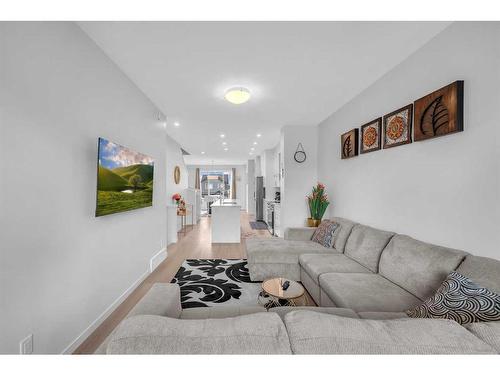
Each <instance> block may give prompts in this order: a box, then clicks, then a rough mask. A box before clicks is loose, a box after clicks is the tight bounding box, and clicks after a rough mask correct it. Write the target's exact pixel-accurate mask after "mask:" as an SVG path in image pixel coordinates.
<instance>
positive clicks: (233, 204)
mask: <svg viewBox="0 0 500 375" xmlns="http://www.w3.org/2000/svg"><path fill="white" fill-rule="evenodd" d="M212 207H239V208H241V205H239V204H238V201H237V200H236V199H224V203H222V204H221V202H220V200H217V201H216V202H214V203H212Z"/></svg>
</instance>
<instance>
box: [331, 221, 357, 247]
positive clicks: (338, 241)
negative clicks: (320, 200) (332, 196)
mask: <svg viewBox="0 0 500 375" xmlns="http://www.w3.org/2000/svg"><path fill="white" fill-rule="evenodd" d="M330 221H332V222H334V223H337V224H339V228H338V229H337V231H336V232H335V240H334V242H333V248H334V249H335V250H337V251H338V252H339V253H343V252H344V250H345V244H346V242H347V239H348V238H349V235H350V234H351V231H352V228H353V227H354V226H355V225H356V223H355V222H354V221H351V220H348V219H344V218H341V217H334V218H332V219H330Z"/></svg>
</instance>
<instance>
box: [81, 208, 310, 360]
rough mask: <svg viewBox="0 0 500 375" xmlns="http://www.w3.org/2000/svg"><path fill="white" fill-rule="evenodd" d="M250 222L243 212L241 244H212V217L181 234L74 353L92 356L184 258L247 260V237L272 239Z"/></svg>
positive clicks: (307, 297)
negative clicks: (150, 270)
mask: <svg viewBox="0 0 500 375" xmlns="http://www.w3.org/2000/svg"><path fill="white" fill-rule="evenodd" d="M251 220H253V217H251V216H250V215H248V214H247V213H245V212H243V211H242V212H241V237H242V239H241V242H240V243H238V244H212V243H211V236H210V218H208V217H202V218H201V220H200V222H199V224H198V225H195V226H193V227H190V228H188V230H187V233H186V234H182V233H179V240H178V242H177V243H175V244H171V245H170V246H169V247H168V249H167V253H168V256H167V259H165V260H164V261H163V262H162V263H161V264H160V265H159V266H158V267H157V268H156V269H155V270H154V271H153V272H152V273H151V274H150V275H149V276H148V277H147V278H146V279H145V280H144V281H143V282H142V283H141V284H140V285H139V286H138V287H137V288H136V289H135V290H134V291H133V292H132V293H131V294H130V296H129V297H127V299H126V300H125V301H123V303H121V304H120V306H118V307H117V308H116V310H115V311H113V312H112V313H111V315H110V316H109V317H108V318H107V319H106V320H105V321H104V322H103V323H102V324H101V325H100V326H99V327H98V328H97V329H96V330H95V331H94V332H93V333H92V334H91V335H90V336H89V337H88V338H87V339H86V340H85V341H84V342H83V343H82V344H81V345H80V346H79V347H78V348H77V349H76V350H75V352H74V353H73V354H91V353H93V352H94V351H95V350H96V349H97V348H98V347H99V345H100V344H101V343H102V342H103V341H104V340H105V339H106V337H107V336H108V335H109V334H110V333H111V332H112V331H113V330H114V329H115V327H116V326H117V325H118V324H119V323H120V322H121V321H122V320H123V318H125V316H126V315H127V314H128V312H129V311H130V310H131V309H132V307H134V306H135V304H136V303H137V302H138V301H139V300H140V299H141V298H142V297H143V296H144V295H145V294H146V293H147V291H148V290H149V289H150V288H151V286H152V285H153V284H155V283H169V282H170V281H171V280H172V279H173V277H174V276H175V274H176V272H177V270H178V269H179V267H180V266H181V264H182V262H184V260H185V259H224V258H227V259H240V258H246V248H245V238H248V237H270V236H271V235H270V234H269V232H268V231H267V230H253V229H252V228H251V227H250V223H249V221H251ZM306 294H307V293H306ZM306 304H307V305H314V302H313V301H312V298H311V297H310V296H309V295H306Z"/></svg>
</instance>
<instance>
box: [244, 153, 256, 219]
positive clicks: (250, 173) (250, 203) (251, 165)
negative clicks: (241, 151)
mask: <svg viewBox="0 0 500 375" xmlns="http://www.w3.org/2000/svg"><path fill="white" fill-rule="evenodd" d="M246 172H247V186H246V197H247V212H248V213H249V214H250V215H255V209H256V207H255V196H254V195H255V176H256V174H255V160H253V159H251V160H248V162H247V165H246Z"/></svg>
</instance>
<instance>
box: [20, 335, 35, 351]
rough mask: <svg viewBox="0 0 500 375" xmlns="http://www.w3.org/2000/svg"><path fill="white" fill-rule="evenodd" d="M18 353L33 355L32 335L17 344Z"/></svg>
mask: <svg viewBox="0 0 500 375" xmlns="http://www.w3.org/2000/svg"><path fill="white" fill-rule="evenodd" d="M19 353H20V354H32V353H33V334H30V335H29V336H28V337H26V338H25V339H23V340H21V342H20V343H19Z"/></svg>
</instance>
